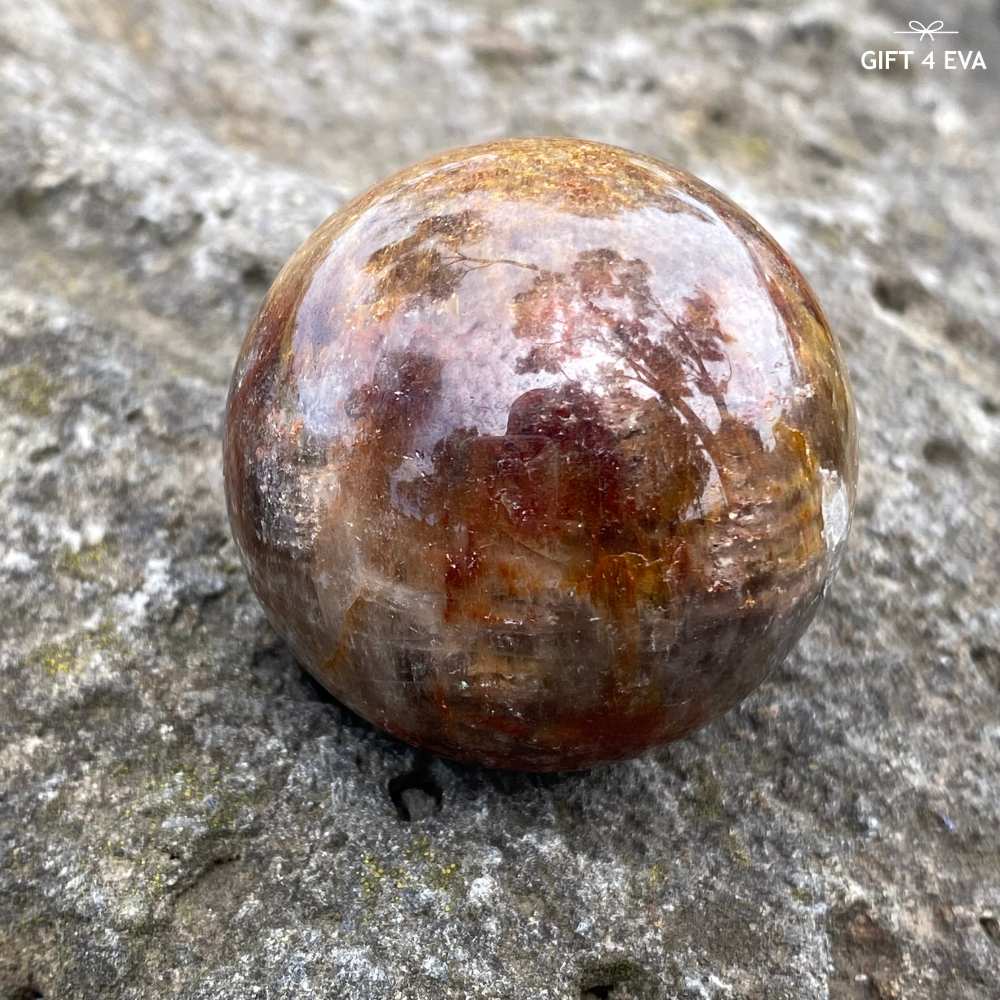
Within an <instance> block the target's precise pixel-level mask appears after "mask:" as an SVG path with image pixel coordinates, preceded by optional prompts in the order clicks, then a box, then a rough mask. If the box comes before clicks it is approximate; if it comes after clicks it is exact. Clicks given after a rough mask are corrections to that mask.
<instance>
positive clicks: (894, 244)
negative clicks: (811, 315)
mask: <svg viewBox="0 0 1000 1000" xmlns="http://www.w3.org/2000/svg"><path fill="white" fill-rule="evenodd" d="M623 11H624V12H623ZM921 14H924V15H928V16H925V17H922V20H925V21H927V20H931V19H932V17H931V16H930V15H933V16H937V13H936V12H935V11H916V10H912V9H911V8H910V6H909V5H903V4H901V3H896V2H892V3H890V4H885V5H878V9H877V10H876V5H874V4H872V5H868V6H863V7H860V8H859V7H858V6H857V5H847V4H845V3H842V2H835V3H825V4H803V5H782V6H780V7H767V8H765V7H763V6H761V7H756V8H753V9H746V8H742V7H736V6H732V5H730V4H727V3H725V2H722V3H715V2H713V3H704V2H698V3H689V4H687V5H681V6H667V5H662V6H661V5H654V4H652V3H650V4H647V5H641V6H640V5H630V6H628V7H627V8H618V7H616V5H609V4H598V3H588V4H586V5H585V9H581V5H579V4H570V3H569V2H568V0H567V2H562V0H560V2H557V3H553V4H551V5H546V7H545V8H542V9H539V7H524V8H519V7H517V6H516V5H513V4H485V3H474V4H458V3H443V2H436V3H421V2H409V3H405V4H390V3H364V4H362V3H350V4H346V3H345V4H339V5H334V4H330V5H324V4H314V3H292V4H287V5H265V4H259V5H258V4H251V3H236V2H228V3H216V4H212V5H208V4H205V5H202V4H200V3H196V2H194V0H182V2H178V3H172V4H162V5H157V6H156V7H148V6H142V5H130V4H119V3H110V2H98V3H90V4H82V3H73V2H70V0H67V2H64V3H61V4H57V3H54V2H46V0H42V2H39V3H35V4H31V5H30V7H26V6H25V5H15V4H13V3H4V4H2V5H0V50H2V60H0V206H2V207H0V213H2V232H3V240H2V241H0V275H2V279H0V402H2V407H0V449H2V450H0V463H2V470H3V473H2V475H0V495H2V500H3V502H2V508H0V509H2V513H0V518H2V532H3V539H4V544H3V546H2V551H0V588H2V598H3V599H2V610H0V622H2V631H3V635H4V642H3V645H2V649H0V996H3V997H25V996H38V995H42V996H45V997H60V998H63V997H92V996H97V995H99V996H110V997H122V998H138V997H149V996H167V997H169V996H176V997H195V998H206V1000H208V998H213V1000H215V998H218V1000H221V998H227V1000H228V998H234V1000H235V998H243V997H247V996H262V997H264V996H266V997H275V998H284V997H289V998H291V997H295V998H302V997H324V998H325V997H351V998H383V997H405V998H415V1000H422V998H428V1000H430V998H441V997H446V998H452V997H455V998H458V997H489V998H511V1000H515V998H516V1000H523V998H526V997H531V998H536V997H537V998H550V1000H577V998H581V1000H582V998H591V997H613V998H615V1000H622V998H628V997H641V998H681V997H683V998H703V997H710V998H720V1000H722V998H726V1000H729V998H764V997H767V998H769V1000H771V998H787V1000H819V998H827V997H832V998H834V1000H850V998H859V1000H860V998H863V997H871V996H878V997H883V998H885V997H900V998H901V997H906V998H907V1000H910V998H928V1000H930V998H938V997H951V996H961V997H963V998H965V997H968V998H973V1000H989V998H992V997H994V996H995V994H996V983H997V981H998V979H1000V924H998V919H1000V836H998V829H1000V785H998V779H997V774H998V773H1000V726H998V721H997V720H998V718H1000V616H998V612H997V607H998V605H1000V601H998V585H997V570H996V564H997V553H998V551H1000V520H998V505H1000V486H998V483H1000V462H998V459H997V456H998V455H1000V416H998V414H1000V390H998V389H997V386H998V385H1000V370H998V361H997V358H998V353H1000V351H998V339H997V334H996V330H997V329H1000V306H998V302H997V299H996V295H995V289H996V288H997V287H998V284H1000V273H998V272H1000V264H998V261H1000V252H998V251H1000V220H998V216H997V209H996V206H997V205H998V204H1000V191H998V180H997V175H996V171H995V162H996V153H997V150H996V142H995V138H994V137H995V136H996V135H997V134H998V128H997V126H998V124H1000V123H998V115H1000V110H998V106H997V103H996V99H995V94H996V89H995V80H996V72H997V69H996V68H995V67H994V66H993V65H992V63H993V62H994V61H996V60H997V59H1000V31H998V27H997V22H996V16H995V11H994V9H993V5H992V4H989V3H985V2H983V3H969V4H967V5H965V6H964V8H963V10H962V12H961V13H960V14H959V13H956V14H954V15H952V17H954V19H955V24H954V26H955V27H956V28H958V29H960V30H961V36H960V37H961V39H962V43H963V45H968V46H974V47H976V48H981V49H982V50H983V51H984V54H985V55H986V58H987V60H988V61H989V62H990V69H989V70H988V71H987V73H985V74H983V73H980V74H978V75H976V74H973V73H950V74H944V73H933V74H931V73H927V72H924V73H921V72H911V73H909V74H906V73H901V72H896V73H888V74H873V73H865V72H864V71H863V70H862V69H861V67H860V53H861V52H862V51H864V50H865V49H867V48H872V47H880V46H881V47H895V45H896V44H897V43H896V40H895V39H894V36H893V34H892V32H893V31H894V30H895V29H897V28H899V27H901V26H902V25H903V24H905V21H906V20H907V19H908V18H910V17H916V16H920V15H921ZM951 26H952V25H949V27H951ZM939 44H940V43H939ZM554 95H556V96H554ZM532 133H534V134H540V133H548V134H552V133H557V134H575V135H582V136H586V137H589V138H594V139H600V140H604V141H607V142H612V143H616V144H620V145H624V146H626V147H631V148H635V149H637V150H639V151H641V152H647V153H650V154H652V155H655V156H658V157H662V158H664V159H667V160H670V161H672V162H675V163H678V164H679V165H681V166H683V167H685V168H687V169H689V170H691V171H692V172H694V173H695V174H697V175H699V176H702V177H704V178H705V179H706V180H708V181H709V182H711V183H713V184H716V185H717V186H718V187H720V188H721V189H722V190H724V191H726V192H727V193H728V194H730V195H731V196H732V197H733V198H735V200H736V201H738V202H739V203H740V204H741V205H743V206H744V207H746V208H747V209H748V210H749V211H750V212H752V213H753V215H754V216H756V217H757V218H759V219H760V220H761V222H762V223H763V224H764V225H765V226H766V227H767V228H768V229H769V230H771V231H772V232H773V233H774V235H775V236H776V237H777V238H778V239H779V241H780V242H781V243H782V244H783V245H784V246H785V247H786V249H787V250H788V251H789V252H790V254H791V255H792V257H793V258H794V259H795V260H796V261H797V263H799V265H800V266H801V268H802V270H803V271H804V273H805V274H806V276H807V277H808V279H809V280H810V282H811V284H812V285H813V286H814V288H815V289H816V291H817V293H818V295H819V297H820V299H821V301H822V302H823V303H824V306H825V307H826V309H827V312H828V314H829V318H830V321H831V325H832V326H833V327H834V329H835V330H836V331H837V333H838V335H839V336H840V338H841V341H842V343H843V345H844V348H845V354H846V356H847V361H848V365H849V368H850V372H851V378H852V381H853V385H854V389H855V393H856V396H857V401H858V409H859V425H860V431H861V455H862V465H861V474H860V495H859V506H858V512H857V518H856V521H855V528H854V534H853V536H852V540H851V543H850V546H849V549H848V552H847V556H846V560H845V563H844V565H843V568H842V571H841V574H840V576H839V577H838V578H837V581H836V583H835V584H834V586H833V587H832V589H831V591H830V594H829V601H828V602H827V604H826V606H825V608H824V610H823V611H822V612H821V614H820V616H819V618H818V619H817V621H816V623H815V625H814V627H813V628H812V630H811V631H810V633H809V634H808V635H807V637H806V639H805V641H804V642H803V644H802V645H801V646H800V647H799V648H798V650H797V651H796V653H795V654H793V656H792V657H791V658H790V659H789V661H788V662H787V663H786V664H785V666H784V667H783V668H782V669H781V670H780V671H779V672H778V673H777V675H775V676H774V677H772V679H771V680H770V681H769V682H767V683H766V684H765V685H764V686H763V687H762V688H761V689H760V690H759V691H758V692H757V693H756V694H755V695H753V696H752V697H751V698H750V699H749V700H748V701H747V702H746V703H745V704H744V705H743V707H741V708H740V709H739V710H737V711H734V712H731V713H730V714H728V715H726V716H725V717H724V718H722V719H721V720H719V721H717V722H715V723H713V724H712V725H710V726H709V727H708V728H707V729H706V730H704V731H703V732H701V733H699V734H698V735H697V736H695V737H692V738H690V739H688V740H686V741H683V742H681V743H678V744H675V745H674V746H672V747H670V748H669V749H667V750H663V751H660V752H657V753H655V754H652V755H650V756H646V757H644V758H641V759H639V760H636V761H634V762H631V763H627V764H621V765H616V766H613V767H609V768H606V769H602V770H597V771H593V772H589V773H582V774H577V775H572V776H569V777H558V776H557V777H549V778H531V777H523V776H517V775H503V774H495V773H491V772H487V771H481V770H476V769H471V768H465V767H460V766H458V765H452V764H447V763H444V762H442V761H439V760H436V759H433V758H424V757H419V756H417V755H415V754H414V753H413V752H412V751H410V750H408V749H406V748H404V747H403V746H402V745H400V744H398V743H396V742H394V741H392V740H391V739H390V738H388V737H385V736H382V735H380V734H378V733H377V732H376V731H374V730H373V729H372V728H371V727H369V726H368V725H367V724H365V723H363V722H361V721H360V720H358V719H357V718H355V717H353V716H351V715H349V714H348V713H347V712H346V711H345V710H343V709H341V708H339V707H338V706H337V705H336V704H334V703H333V702H331V701H330V700H329V699H328V698H327V697H326V696H325V695H323V694H322V693H320V691H319V690H318V688H317V687H316V686H314V685H313V684H312V682H310V681H308V680H307V679H306V678H305V677H304V675H303V674H302V672H301V671H300V670H299V669H298V668H297V667H296V666H295V664H294V662H293V661H292V659H291V656H290V654H289V652H288V650H287V648H286V647H285V646H284V645H283V644H281V643H280V642H278V641H277V639H276V637H275V636H274V634H273V633H272V632H271V631H270V630H269V628H268V626H267V625H266V624H265V621H264V618H263V614H262V612H261V610H260V608H259V606H258V604H257V603H256V601H255V600H254V598H253V596H252V594H251V593H250V590H249V588H248V585H247V583H246V580H245V578H244V575H243V573H242V571H241V570H240V568H239V566H238V562H237V558H236V553H235V550H234V548H233V545H232V543H231V542H230V540H229V535H228V531H227V526H226V520H225V510H224V503H223V497H222V482H221V468H220V457H221V456H220V422H221V414H222V408H223V404H224V399H225V391H226V384H227V380H228V377H229V373H230V369H231V366H232V363H233V359H234V357H235V354H236V351H237V348H238V345H239V342H240V339H241V337H242V333H243V330H244V329H245V327H246V324H247V323H248V321H249V319H250V317H251V315H252V314H253V312H254V310H255V309H256V307H257V305H258V303H259V301H260V299H261V296H262V295H263V292H264V290H265V289H266V287H267V285H268V284H269V283H270V281H271V279H272V277H273V276H274V274H275V272H276V270H277V268H278V266H280V264H281V262H282V261H283V260H285V259H286V258H287V257H288V255H289V254H290V253H291V251H292V250H293V249H294V248H295V247H296V246H297V245H298V244H299V243H300V242H301V240H302V239H303V238H304V237H305V235H306V234H307V233H308V232H309V231H310V230H311V229H312V228H314V226H315V225H317V224H318V223H319V222H320V221H321V219H322V218H323V217H324V216H325V215H326V214H328V213H329V212H330V211H332V210H333V209H335V208H336V207H337V206H338V205H339V204H341V203H342V202H343V201H344V199H345V198H346V197H347V196H348V195H350V194H352V193H354V192H357V191H360V190H362V189H363V188H365V187H366V186H367V185H369V184H370V183H372V182H374V181H375V180H377V179H378V178H379V177H382V176H384V175H386V174H388V173H389V172H391V171H392V170H393V169H395V168H398V167H400V166H403V165H404V164H406V163H408V162H412V161H414V160H416V159H419V158H420V157H421V156H424V155H426V154H428V153H430V152H433V151H436V150H439V149H442V148H445V147H448V146H452V145H457V144H460V143H466V142H473V141H480V140H487V139H491V138H494V137H498V136H502V135H515V134H532Z"/></svg>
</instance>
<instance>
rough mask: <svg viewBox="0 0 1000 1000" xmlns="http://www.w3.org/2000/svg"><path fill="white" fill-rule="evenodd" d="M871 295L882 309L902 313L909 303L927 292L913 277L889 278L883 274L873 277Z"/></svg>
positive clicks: (922, 297)
mask: <svg viewBox="0 0 1000 1000" xmlns="http://www.w3.org/2000/svg"><path fill="white" fill-rule="evenodd" d="M872 295H874V296H875V301H876V302H877V303H878V304H879V305H880V306H881V307H882V308H883V309H888V310H889V311H890V312H896V313H904V312H906V310H907V309H909V307H910V306H911V305H915V304H916V303H917V302H919V301H920V300H921V299H924V298H926V295H927V293H926V292H925V291H924V289H923V286H922V285H921V284H920V283H919V282H918V281H917V280H916V279H914V278H889V277H886V276H885V275H883V276H882V277H880V278H876V279H875V283H874V284H873V285H872Z"/></svg>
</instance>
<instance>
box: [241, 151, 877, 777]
mask: <svg viewBox="0 0 1000 1000" xmlns="http://www.w3.org/2000/svg"><path fill="white" fill-rule="evenodd" d="M856 467H857V458H856V436H855V429H854V410H853V404H852V401H851V395H850V390H849V388H848V384H847V378H846V374H845V370H844V365H843V362H842V360H841V358H840V354H839V351H838V348H837V345H836V342H835V340H834V338H833V336H832V334H831V332H830V329H829V327H828V325H827V322H826V319H825V317H824V315H823V312H822V310H821V309H820V306H819V304H818V302H817V301H816V298H815V296H814V294H813V292H812V291H811V290H810V288H809V286H808V285H807V284H806V282H805V279H804V278H803V277H802V275H801V274H800V273H799V272H798V271H797V270H796V268H795V266H794V265H793V264H792V263H791V261H790V260H789V259H788V257H787V256H786V255H785V253H784V252H783V251H782V249H781V248H780V247H779V246H778V245H777V244H776V243H775V241H774V240H773V239H772V238H771V237H770V236H769V235H768V234H767V233H766V232H764V230H763V229H762V228H761V227H760V226H759V225H758V224H757V223H756V222H754V220H753V219H751V218H750V217H749V216H748V215H747V214H746V213H745V212H743V211H742V210H741V209H739V208H737V207H736V205H734V204H733V203H732V202H730V201H728V200H727V199H726V198H725V197H723V196H722V195H721V194H719V193H718V192H717V191H715V190H713V189H712V188H710V187H708V186H707V185H706V184H704V183H702V182H701V181H699V180H697V179H696V178H694V177H692V176H691V175H690V174H687V173H685V172H684V171H682V170H678V169H677V168H675V167H671V166H669V165H667V164H665V163H661V162H659V161H657V160H653V159H650V158H648V157H645V156H640V155H637V154H635V153H630V152H627V151H625V150H622V149H617V148H613V147H610V146H604V145H600V144H598V143H592V142H582V141H577V140H570V139H520V140H510V141H503V142H494V143H489V144H487V145H482V146H473V147H471V148H467V149H460V150H456V151H452V152H449V153H444V154H442V155H440V156H437V157H435V158H433V159H430V160H426V161H424V162H422V163H419V164H417V165H416V166H414V167H411V168H409V169H408V170H404V171H403V172H402V173H400V174H397V175H396V176H394V177H392V178H390V179H389V180H387V181H385V182H384V183H382V184H380V185H378V186H377V187H375V188H373V189H372V190H370V191H368V192H367V193H366V194H364V195H362V196H361V197H359V198H357V199H356V200H354V201H353V202H351V203H350V204H348V205H347V206H346V207H345V208H343V209H342V210H341V211H339V212H337V213H336V214H335V215H332V216H331V217H330V218H329V219H327V220H326V222H324V223H323V224H322V225H321V226H320V227H319V228H318V229H317V230H316V231H315V232H314V233H313V234H312V235H311V236H310V237H309V238H308V239H307V240H306V242H305V243H304V244H303V245H302V246H301V247H300V248H299V250H298V251H297V252H296V253H295V254H294V256H293V257H292V258H291V260H289V262H288V263H287V264H286V265H285V267H284V269H283V270H282V271H281V273H280V274H279V275H278V277H277V279H276V280H275V282H274V284H273V286H272V287H271V289H270V291H269V292H268V294H267V297H266V299H265V301H264V303H263V305H262V306H261V309H260V312H259V313H258V314H257V317H256V318H255V319H254V321H253V323H252V325H251V327H250V330H249V332H248V334H247V337H246V341H245V343H244V345H243V349H242V351H241V353H240V356H239V360H238V361H237V364H236V370H235V373H234V375H233V381H232V387H231V390H230V395H229V401H228V407H227V412H226V429H225V480H226V493H227V498H228V505H229V517H230V521H231V523H232V528H233V534H234V536H235V539H236V542H237V545H238V546H239V549H240V552H241V554H242V558H243V561H244V563H245V565H246V568H247V572H248V573H249V576H250V580H251V583H252V585H253V588H254V590H255V591H256V593H257V595H258V596H259V598H260V600H261V602H262V603H263V605H264V608H265V609H266V611H267V613H268V616H269V618H270V620H271V622H272V623H273V625H274V627H275V628H276V629H277V630H278V632H279V633H280V634H281V635H282V636H284V637H285V639H286V640H287V641H288V642H289V644H290V646H291V648H292V649H293V650H294V652H295V654H296V655H297V656H298V658H299V659H300V660H301V662H302V663H303V664H305V666H306V667H307V668H308V669H309V670H310V671H311V672H312V673H313V674H314V675H315V676H316V677H317V678H318V679H319V680H320V681H321V682H322V683H323V684H324V685H325V686H326V687H327V688H328V689H329V690H330V691H331V692H332V693H333V694H334V695H336V696H337V697H338V698H339V699H341V700H342V701H343V702H344V703H346V704H347V705H348V706H350V707H351V708H352V709H354V710H355V711H356V712H358V713H359V714H361V715H362V716H364V717H365V718H367V719H369V720H370V721H371V722H373V723H375V724H376V725H378V726H381V727H383V728H384V729H386V730H388V731H389V732H391V733H394V734H396V735H397V736H399V737H401V738H402V739H404V740H407V741H409V742H411V743H413V744H416V745H418V746H421V747H425V748H427V749H429V750H432V751H434V752H437V753H441V754H445V755H447V756H450V757H455V758H460V759H465V760H471V761H478V762H480V763H484V764H487V765H492V766H499V767H514V768H524V769H529V770H561V769H569V768H580V767H586V766H589V765H592V764H595V763H598V762H601V761H609V760H613V759H616V758H621V757H627V756H630V755H633V754H637V753H639V752H641V751H642V750H644V749H646V748H647V747H651V746H655V745H657V744H661V743H664V742H667V741H669V740H674V739H677V738H678V737H681V736H683V735H685V734H686V733H689V732H690V731H691V730H693V729H695V728H696V727H698V726H701V725H702V724H704V723H705V722H707V721H708V720H710V719H712V718H713V717H715V716H717V715H719V714H720V713H721V712H724V711H726V709H728V708H729V707H730V706H732V705H734V704H735V703H736V702H738V701H739V700H740V699H741V698H743V697H744V696H745V695H746V694H748V693H749V692H750V691H751V690H753V688H754V687H756V686H757V684H759V683H760V681H761V680H762V679H763V678H764V677H765V676H766V675H767V673H768V671H770V670H771V669H772V668H773V667H774V666H775V665H776V664H778V663H779V662H780V661H781V660H782V658H783V657H784V656H785V655H786V654H787V653H788V651H789V650H790V649H791V647H792V646H793V645H794V643H795V642H796V641H797V640H798V638H799V637H800V635H801V634H802V632H803V631H804V629H805V628H806V626H807V625H808V623H809V621H810V619H811V618H812V615H813V613H814V611H815V610H816V607H817V603H818V601H819V599H820V597H821V595H822V594H823V592H824V590H825V588H826V585H827V583H828V582H829V580H830V577H831V574H832V573H833V571H834V569H835V567H836V564H837V562H838V559H839V556H840V554H841V550H842V548H843V545H844V542H845V539H846V536H847V532H848V527H849V524H850V519H851V511H852V507H853V504H854V494H855V478H856Z"/></svg>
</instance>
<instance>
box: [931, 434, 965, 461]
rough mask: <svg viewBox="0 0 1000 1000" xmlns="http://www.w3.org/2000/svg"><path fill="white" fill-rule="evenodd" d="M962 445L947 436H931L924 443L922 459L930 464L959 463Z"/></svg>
mask: <svg viewBox="0 0 1000 1000" xmlns="http://www.w3.org/2000/svg"><path fill="white" fill-rule="evenodd" d="M963 458H964V455H963V452H962V446H961V445H960V444H958V443H957V442H955V441H949V440H948V439H947V438H938V437H935V438H931V439H930V440H929V441H928V442H927V443H926V444H925V445H924V459H925V460H926V461H927V462H928V464H930V465H961V464H962V461H963Z"/></svg>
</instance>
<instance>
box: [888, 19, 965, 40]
mask: <svg viewBox="0 0 1000 1000" xmlns="http://www.w3.org/2000/svg"><path fill="white" fill-rule="evenodd" d="M893 34H894V35H919V36H920V41H921V42H923V41H926V40H927V39H928V38H929V39H930V40H931V41H932V42H933V41H934V36H935V35H957V34H958V32H957V31H945V30H944V21H941V20H937V21H931V23H930V24H921V23H920V22H919V21H910V30H909V31H894V32H893Z"/></svg>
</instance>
